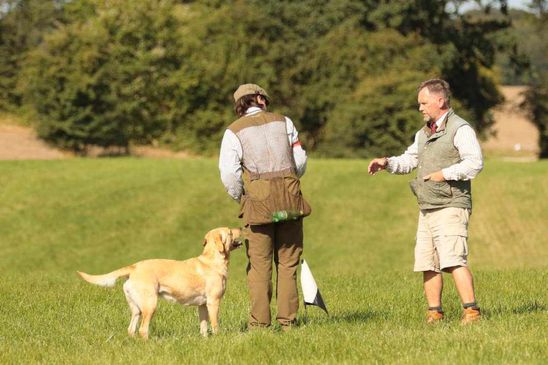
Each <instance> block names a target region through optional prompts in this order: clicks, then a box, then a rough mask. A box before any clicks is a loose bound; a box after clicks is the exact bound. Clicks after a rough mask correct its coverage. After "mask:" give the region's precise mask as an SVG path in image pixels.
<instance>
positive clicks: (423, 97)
mask: <svg viewBox="0 0 548 365" xmlns="http://www.w3.org/2000/svg"><path fill="white" fill-rule="evenodd" d="M417 99H418V102H419V111H420V112H421V113H422V117H423V119H424V121H425V122H426V123H429V122H435V121H436V120H438V118H439V117H441V116H442V115H443V113H445V109H444V105H445V102H444V100H443V96H442V95H441V94H437V93H431V92H430V90H428V88H427V87H425V88H422V89H421V90H420V91H419V95H418V98H417Z"/></svg>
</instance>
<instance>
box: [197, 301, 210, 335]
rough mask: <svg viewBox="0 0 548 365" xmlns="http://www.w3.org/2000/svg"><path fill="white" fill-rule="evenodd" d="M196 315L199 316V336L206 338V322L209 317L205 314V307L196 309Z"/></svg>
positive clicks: (201, 306)
mask: <svg viewBox="0 0 548 365" xmlns="http://www.w3.org/2000/svg"><path fill="white" fill-rule="evenodd" d="M198 314H199V316H200V334H201V335H202V336H204V337H207V321H208V319H209V315H208V313H207V306H206V305H205V304H202V305H200V306H199V307H198Z"/></svg>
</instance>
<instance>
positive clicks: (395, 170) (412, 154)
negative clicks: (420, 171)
mask: <svg viewBox="0 0 548 365" xmlns="http://www.w3.org/2000/svg"><path fill="white" fill-rule="evenodd" d="M419 133H420V131H418V132H417V133H415V140H414V141H413V144H412V145H411V146H409V147H407V149H406V150H405V152H404V153H403V154H402V155H400V156H392V157H389V158H388V159H387V161H388V163H387V165H386V171H388V172H390V173H392V174H408V173H410V172H411V171H413V170H414V169H415V168H416V167H417V165H418V157H419V142H418V141H419Z"/></svg>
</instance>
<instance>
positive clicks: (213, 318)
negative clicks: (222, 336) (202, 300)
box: [207, 300, 219, 334]
mask: <svg viewBox="0 0 548 365" xmlns="http://www.w3.org/2000/svg"><path fill="white" fill-rule="evenodd" d="M207 311H208V312H209V321H210V322H211V332H213V334H216V333H217V332H219V300H212V301H208V303H207Z"/></svg>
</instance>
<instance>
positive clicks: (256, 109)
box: [245, 106, 263, 115]
mask: <svg viewBox="0 0 548 365" xmlns="http://www.w3.org/2000/svg"><path fill="white" fill-rule="evenodd" d="M262 111H263V110H262V109H261V108H259V107H258V106H252V107H249V108H247V110H246V111H245V115H251V114H255V113H258V112H262Z"/></svg>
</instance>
